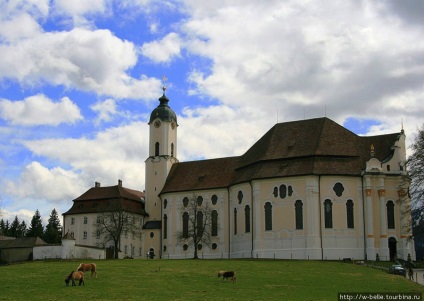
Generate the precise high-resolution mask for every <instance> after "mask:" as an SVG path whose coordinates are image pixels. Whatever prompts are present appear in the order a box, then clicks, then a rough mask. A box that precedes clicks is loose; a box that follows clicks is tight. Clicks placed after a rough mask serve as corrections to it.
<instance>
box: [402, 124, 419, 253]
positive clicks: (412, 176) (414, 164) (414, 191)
mask: <svg viewBox="0 0 424 301" xmlns="http://www.w3.org/2000/svg"><path fill="white" fill-rule="evenodd" d="M411 150H412V154H411V155H410V156H409V158H408V159H407V162H406V165H407V168H408V175H407V176H406V177H405V179H404V182H408V183H410V184H409V189H408V192H409V193H408V197H409V198H410V199H411V207H410V211H411V213H412V224H411V225H410V228H412V231H413V234H414V237H415V240H416V244H421V245H422V246H424V124H423V125H422V128H421V129H418V134H417V136H416V137H415V141H414V143H413V144H412V145H411Z"/></svg>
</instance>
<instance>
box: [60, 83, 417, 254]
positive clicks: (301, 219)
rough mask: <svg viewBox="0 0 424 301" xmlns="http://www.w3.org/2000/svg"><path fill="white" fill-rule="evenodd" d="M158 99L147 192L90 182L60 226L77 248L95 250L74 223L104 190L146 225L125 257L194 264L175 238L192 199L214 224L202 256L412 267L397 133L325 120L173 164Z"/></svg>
mask: <svg viewBox="0 0 424 301" xmlns="http://www.w3.org/2000/svg"><path fill="white" fill-rule="evenodd" d="M159 101H160V104H159V105H158V106H157V107H156V108H155V109H154V110H153V111H152V113H151V115H150V120H149V123H148V126H149V127H150V136H149V156H148V158H147V159H146V161H145V162H146V169H145V172H146V177H145V178H146V183H145V193H144V194H143V193H141V192H140V191H137V190H131V189H127V188H124V187H122V182H120V183H119V184H118V186H113V187H115V188H114V189H112V188H111V187H100V185H97V184H96V187H93V188H91V189H90V190H89V191H87V192H86V193H85V194H83V195H82V196H80V197H79V198H77V199H75V200H74V205H73V207H72V208H71V209H70V210H69V211H68V212H66V213H65V214H64V222H63V225H64V232H65V233H66V231H68V232H69V231H71V232H72V233H73V235H74V237H75V239H76V241H77V244H85V245H90V244H91V245H94V244H95V239H96V238H95V237H93V238H89V237H87V236H88V235H90V234H89V233H93V231H88V230H83V229H82V227H83V226H81V225H80V224H82V225H84V224H83V223H84V219H85V218H91V219H95V218H96V212H97V211H96V210H98V209H96V208H93V206H94V205H91V206H87V204H88V203H89V202H91V204H92V203H93V202H101V200H105V199H107V198H108V197H107V195H106V194H107V193H106V189H109V191H115V192H114V193H115V194H116V195H117V196H116V199H119V198H121V201H122V200H125V202H127V203H133V205H132V206H128V208H131V209H129V210H133V213H134V214H135V215H136V216H137V218H138V220H139V221H140V223H143V233H142V235H141V236H140V237H136V238H134V237H133V238H128V237H127V238H126V240H125V241H124V242H123V244H124V245H125V246H126V247H125V252H126V253H124V251H123V254H122V257H123V256H126V255H128V256H132V257H134V258H146V253H148V252H151V254H153V253H154V254H155V258H163V259H168V258H169V259H177V258H191V257H193V253H194V250H193V244H191V243H190V242H188V241H187V243H185V242H184V241H180V240H179V239H177V237H176V236H177V232H182V233H184V232H186V231H187V227H188V210H186V208H187V207H186V206H187V202H188V201H189V199H191V198H193V196H195V197H196V198H197V202H198V204H199V206H208V207H209V208H210V212H211V217H210V218H211V222H212V228H211V235H212V243H211V244H210V245H202V244H198V245H197V246H196V247H197V250H198V255H199V257H200V258H278V259H310V260H339V259H343V258H351V259H354V260H364V259H367V260H376V259H379V260H393V259H395V258H400V259H405V260H407V259H408V258H411V259H415V248H414V242H413V239H412V234H411V232H408V231H409V230H408V227H407V225H408V223H409V222H410V218H411V216H410V214H406V213H405V212H408V211H407V210H405V209H407V208H409V206H410V200H409V198H408V194H407V190H406V189H403V188H400V187H401V183H402V176H404V175H405V174H406V169H405V161H406V149H405V134H404V131H403V129H402V130H401V131H400V132H398V133H393V134H386V135H378V136H368V137H362V136H358V135H356V134H354V133H352V132H351V131H349V130H347V129H346V128H344V127H342V126H340V125H339V124H337V123H335V122H334V121H332V120H331V119H329V118H326V117H323V118H315V119H309V120H300V121H292V122H284V123H278V124H276V125H274V126H273V127H272V128H271V129H270V130H269V131H268V132H267V133H265V134H264V135H263V136H262V137H261V138H260V139H259V140H258V141H257V142H256V143H255V144H254V145H253V146H252V147H251V148H250V149H248V150H247V151H246V152H245V153H244V154H243V155H241V156H236V157H226V158H219V159H211V160H199V161H191V162H179V160H178V135H177V130H178V122H177V116H176V114H175V112H174V111H173V110H172V109H171V107H170V106H169V104H168V102H169V99H168V98H167V97H166V95H165V89H164V94H163V96H162V97H161V98H159ZM101 189H103V190H101ZM90 191H91V193H88V192H90ZM96 191H97V192H99V193H95V192H96ZM100 191H102V192H101V193H100ZM119 191H121V192H122V193H123V194H125V195H124V196H122V195H119ZM90 195H92V196H94V195H96V198H99V199H98V200H97V201H95V200H93V198H90V197H89V196H90ZM84 202H85V204H86V206H85V207H84V206H83V205H82V204H84ZM109 202H110V201H109ZM134 204H135V205H134ZM85 208H89V210H88V211H87V210H85ZM138 211H140V212H138ZM76 221H77V222H76ZM71 223H73V224H71ZM86 227H87V228H89V227H90V224H89V223H87V224H86ZM84 231H85V232H84ZM83 233H84V234H83ZM84 235H85V240H86V241H85V242H84ZM131 239H132V241H131ZM127 245H128V248H129V249H128V250H127Z"/></svg>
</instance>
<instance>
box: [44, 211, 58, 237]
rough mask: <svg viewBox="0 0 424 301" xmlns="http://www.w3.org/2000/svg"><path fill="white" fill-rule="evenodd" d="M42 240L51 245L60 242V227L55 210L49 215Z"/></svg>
mask: <svg viewBox="0 0 424 301" xmlns="http://www.w3.org/2000/svg"><path fill="white" fill-rule="evenodd" d="M43 239H44V241H45V242H47V243H53V244H54V243H60V242H61V241H62V227H61V225H60V221H59V217H58V215H57V211H56V209H55V208H54V209H53V210H52V212H51V214H50V217H49V221H48V223H47V226H46V231H45V232H44V237H43Z"/></svg>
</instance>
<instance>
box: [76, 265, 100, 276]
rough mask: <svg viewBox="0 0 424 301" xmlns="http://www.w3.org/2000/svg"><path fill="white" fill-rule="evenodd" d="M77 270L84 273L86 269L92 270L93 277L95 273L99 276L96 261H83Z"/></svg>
mask: <svg viewBox="0 0 424 301" xmlns="http://www.w3.org/2000/svg"><path fill="white" fill-rule="evenodd" d="M77 271H82V272H84V273H85V272H86V271H91V278H93V275H94V276H95V277H96V278H97V266H96V264H95V263H81V264H80V265H79V266H78V268H77Z"/></svg>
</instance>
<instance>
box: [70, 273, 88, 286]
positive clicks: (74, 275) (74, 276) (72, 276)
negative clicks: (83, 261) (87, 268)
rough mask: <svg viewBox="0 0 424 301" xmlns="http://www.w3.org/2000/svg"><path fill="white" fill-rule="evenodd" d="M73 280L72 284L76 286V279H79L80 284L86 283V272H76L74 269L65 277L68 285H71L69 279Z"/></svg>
mask: <svg viewBox="0 0 424 301" xmlns="http://www.w3.org/2000/svg"><path fill="white" fill-rule="evenodd" d="M71 280H72V286H75V280H79V285H81V283H82V285H84V286H85V284H84V272H81V271H78V272H74V271H72V272H71V273H70V274H69V275H68V276H67V277H66V279H65V283H66V286H68V285H69V281H71Z"/></svg>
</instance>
